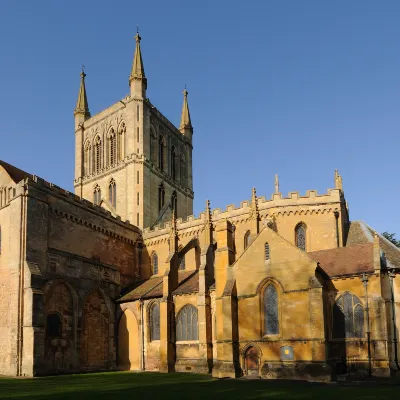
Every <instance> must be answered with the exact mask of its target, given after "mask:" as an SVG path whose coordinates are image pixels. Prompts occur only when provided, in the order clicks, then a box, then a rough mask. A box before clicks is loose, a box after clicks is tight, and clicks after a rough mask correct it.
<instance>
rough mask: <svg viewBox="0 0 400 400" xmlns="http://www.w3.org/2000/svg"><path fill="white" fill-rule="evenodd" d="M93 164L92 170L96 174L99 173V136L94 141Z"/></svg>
mask: <svg viewBox="0 0 400 400" xmlns="http://www.w3.org/2000/svg"><path fill="white" fill-rule="evenodd" d="M94 158H95V163H94V168H95V171H96V173H99V172H100V169H101V139H100V137H99V136H97V138H96V141H95V157H94Z"/></svg>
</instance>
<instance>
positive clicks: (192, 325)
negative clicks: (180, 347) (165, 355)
mask: <svg viewBox="0 0 400 400" xmlns="http://www.w3.org/2000/svg"><path fill="white" fill-rule="evenodd" d="M198 339H199V331H198V317H197V308H196V307H194V306H192V305H190V304H187V305H186V306H184V307H183V308H182V309H181V310H180V311H179V313H178V315H177V317H176V340H177V341H185V340H198Z"/></svg>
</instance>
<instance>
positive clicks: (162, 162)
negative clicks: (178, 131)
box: [158, 136, 164, 171]
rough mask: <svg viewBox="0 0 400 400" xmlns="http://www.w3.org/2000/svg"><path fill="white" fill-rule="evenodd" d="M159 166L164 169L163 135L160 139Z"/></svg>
mask: <svg viewBox="0 0 400 400" xmlns="http://www.w3.org/2000/svg"><path fill="white" fill-rule="evenodd" d="M158 167H159V168H160V169H161V171H164V140H163V138H162V136H160V139H159V141H158Z"/></svg>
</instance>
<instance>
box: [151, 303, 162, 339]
mask: <svg viewBox="0 0 400 400" xmlns="http://www.w3.org/2000/svg"><path fill="white" fill-rule="evenodd" d="M150 324H151V327H150V340H151V341H153V340H160V306H159V304H158V303H154V304H153V306H152V307H151V309H150Z"/></svg>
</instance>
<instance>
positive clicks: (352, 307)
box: [333, 292, 364, 339]
mask: <svg viewBox="0 0 400 400" xmlns="http://www.w3.org/2000/svg"><path fill="white" fill-rule="evenodd" d="M333 337H334V338H335V339H344V338H363V337H364V308H363V306H362V304H361V301H360V299H359V298H358V297H357V296H355V295H354V294H351V293H349V292H346V293H344V294H343V295H342V296H340V297H339V298H338V299H337V300H336V302H335V304H334V306H333Z"/></svg>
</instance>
